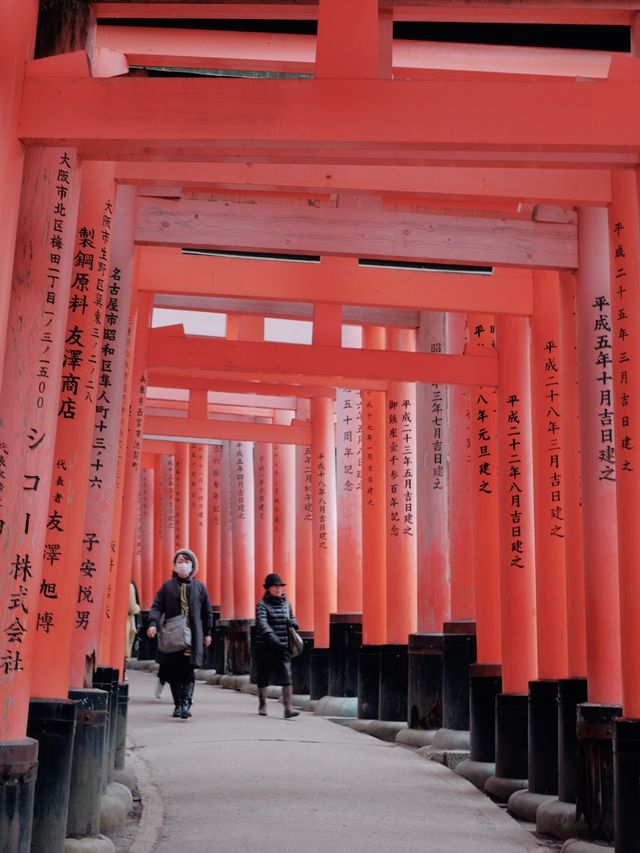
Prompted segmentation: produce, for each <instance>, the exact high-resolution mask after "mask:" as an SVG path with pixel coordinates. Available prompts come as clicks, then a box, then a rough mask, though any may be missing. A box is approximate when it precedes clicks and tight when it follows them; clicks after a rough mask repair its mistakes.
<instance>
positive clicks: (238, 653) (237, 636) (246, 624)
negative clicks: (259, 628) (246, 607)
mask: <svg viewBox="0 0 640 853" xmlns="http://www.w3.org/2000/svg"><path fill="white" fill-rule="evenodd" d="M252 624H253V620H252V619H230V620H229V632H228V636H227V643H228V648H229V651H228V654H227V662H228V666H229V669H228V671H229V672H230V673H232V674H233V675H248V674H249V672H250V670H251V644H250V635H249V632H250V628H251V626H252Z"/></svg>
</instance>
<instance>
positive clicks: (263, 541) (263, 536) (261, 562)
mask: <svg viewBox="0 0 640 853" xmlns="http://www.w3.org/2000/svg"><path fill="white" fill-rule="evenodd" d="M273 452H274V448H273V445H272V444H268V443H267V442H263V441H258V442H256V443H255V445H254V448H253V469H254V479H255V499H256V506H255V519H256V573H255V584H254V597H255V600H256V601H257V600H258V599H259V598H262V596H263V595H264V589H263V587H262V584H263V583H264V579H265V577H266V576H267V575H268V574H269V572H272V571H273V565H274V564H273V527H274V525H273V498H274V482H273Z"/></svg>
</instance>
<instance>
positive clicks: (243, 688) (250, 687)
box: [240, 682, 258, 696]
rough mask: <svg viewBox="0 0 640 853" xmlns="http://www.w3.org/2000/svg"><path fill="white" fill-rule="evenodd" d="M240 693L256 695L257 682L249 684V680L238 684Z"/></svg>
mask: <svg viewBox="0 0 640 853" xmlns="http://www.w3.org/2000/svg"><path fill="white" fill-rule="evenodd" d="M240 693H250V694H251V695H252V696H257V695H258V685H257V684H251V682H249V683H248V684H241V685H240Z"/></svg>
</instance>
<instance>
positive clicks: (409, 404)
mask: <svg viewBox="0 0 640 853" xmlns="http://www.w3.org/2000/svg"><path fill="white" fill-rule="evenodd" d="M38 5H39V4H38V3H37V2H36V0H25V2H23V3H21V4H20V6H19V8H18V9H17V10H13V12H12V14H13V20H12V27H11V28H9V27H5V28H3V33H6V35H3V39H5V40H6V41H7V44H6V45H4V44H3V50H2V51H1V52H0V56H2V59H1V60H0V62H2V72H3V79H6V80H7V81H8V83H9V86H8V87H7V89H6V93H7V94H6V96H5V99H4V100H3V103H2V109H3V119H4V125H3V127H4V129H3V136H2V147H1V148H0V175H1V176H2V185H3V187H4V188H5V201H4V204H5V209H4V212H5V219H4V221H5V230H4V232H3V234H2V235H1V236H0V250H1V251H0V257H2V259H3V260H2V261H1V262H0V264H1V265H0V336H1V337H0V341H1V344H0V345H1V347H2V352H3V359H2V362H1V363H2V388H1V392H0V393H1V395H2V405H1V407H0V411H1V412H2V414H1V415H0V472H1V474H2V477H1V479H0V487H1V488H0V553H1V554H2V559H3V561H4V571H3V574H2V578H3V580H2V581H1V582H0V602H1V605H2V610H1V611H0V612H1V613H2V620H1V629H0V630H1V637H2V640H1V644H0V700H1V703H2V704H1V707H2V713H1V715H0V762H1V763H2V765H3V767H8V766H11V767H15V766H16V765H18V766H22V768H23V770H24V772H23V773H22V775H21V777H20V784H21V786H22V787H21V788H20V790H21V791H23V792H24V797H23V799H22V800H20V802H19V803H18V804H17V806H16V809H15V811H14V812H12V813H11V814H7V815H5V816H4V817H5V818H6V819H5V820H3V821H2V822H1V825H2V828H0V833H2V832H12V831H16V832H17V834H18V835H19V836H20V840H19V841H17V842H16V845H17V846H16V847H15V849H19V850H27V849H29V845H30V837H31V834H32V826H33V839H34V845H35V846H34V849H42V850H45V849H46V850H47V851H51V850H54V849H56V850H57V849H62V847H61V846H60V845H62V844H63V839H64V834H65V829H66V830H67V831H68V832H69V833H70V834H76V835H78V834H79V835H82V834H86V835H95V833H96V832H97V826H96V822H95V815H92V816H90V817H89V818H88V819H87V817H86V815H82V814H78V811H77V809H78V806H77V798H74V788H73V785H74V782H73V779H74V778H76V777H75V776H74V777H72V782H71V783H70V782H69V768H70V762H71V752H70V750H71V744H72V737H71V734H70V732H71V730H72V726H71V724H72V721H73V719H74V715H75V714H76V711H75V705H74V704H73V703H72V702H70V701H69V698H68V695H67V693H68V691H69V688H71V693H70V694H69V695H70V696H71V698H72V699H74V700H78V701H79V702H80V703H81V706H82V707H84V708H89V710H91V711H92V712H96V719H98V717H99V716H100V714H101V713H103V711H104V704H103V703H104V699H103V698H101V697H102V696H103V694H95V693H94V692H93V691H91V690H90V689H88V688H90V687H91V685H92V684H93V683H95V684H99V685H102V684H107V683H112V682H113V681H114V679H115V687H117V681H118V677H119V675H121V674H122V672H121V668H122V660H123V658H124V625H125V620H126V612H127V602H128V592H129V581H130V579H131V577H132V576H133V577H134V578H135V579H136V580H137V582H138V586H139V588H140V590H141V593H142V598H143V605H145V606H148V604H149V602H150V598H151V596H152V594H153V591H154V589H155V588H156V587H157V586H158V584H159V583H160V582H161V580H162V579H163V578H164V577H166V575H167V573H168V571H169V565H170V555H171V553H172V551H173V548H174V546H176V545H183V544H185V540H186V539H188V541H189V544H191V545H192V546H194V545H195V546H196V547H197V550H198V551H199V553H200V556H201V558H202V562H203V564H204V566H205V568H204V570H203V576H204V577H205V578H206V581H207V584H208V587H209V590H210V592H211V594H212V600H213V601H214V604H215V605H216V606H217V607H218V608H219V611H220V617H221V618H220V620H219V623H218V629H217V641H218V642H217V646H218V652H217V657H216V666H217V667H218V669H220V668H223V667H224V666H225V665H227V666H229V667H230V668H231V671H233V672H245V671H246V670H247V669H248V668H249V666H250V659H249V652H250V649H249V623H250V619H249V618H248V617H249V616H250V612H251V603H252V601H253V597H254V595H255V594H256V593H257V592H259V588H260V580H261V578H260V575H261V574H262V573H264V572H265V571H268V570H270V569H271V568H274V569H275V570H279V571H283V572H285V569H286V571H287V572H288V573H289V576H288V577H287V580H288V583H289V585H290V588H291V589H292V590H294V595H293V598H294V604H295V607H296V611H297V614H298V618H299V621H300V624H301V627H302V629H303V632H304V635H305V639H306V644H307V647H308V648H310V649H311V651H310V652H308V653H305V655H304V656H303V662H302V663H300V662H299V663H298V664H297V675H296V677H297V678H298V679H299V687H300V690H299V692H309V693H310V696H311V698H312V699H315V700H320V699H321V698H323V697H324V696H325V695H329V696H330V697H333V698H334V699H336V700H337V699H342V700H344V701H347V700H348V699H352V700H354V702H355V700H356V694H357V705H358V716H359V717H360V718H361V719H362V720H371V719H376V720H380V721H382V722H386V723H394V722H398V721H407V722H408V723H409V725H410V728H409V731H408V734H407V735H402V736H401V738H404V740H405V742H408V743H427V742H431V740H432V739H433V737H434V732H435V730H440V729H442V730H452V731H454V732H455V733H456V734H455V736H454V737H453V741H451V740H449V741H447V740H446V735H445V734H443V732H439V734H438V741H437V742H439V743H440V744H441V745H444V746H447V745H448V746H454V745H459V744H460V743H462V744H466V740H465V735H463V734H461V733H462V732H466V731H469V736H468V737H469V746H470V756H471V760H470V761H469V762H468V763H466V764H465V766H463V767H462V768H460V772H463V773H465V775H468V776H469V777H470V778H473V780H474V781H475V783H476V784H478V785H480V786H481V787H485V786H486V790H487V791H489V792H490V793H491V794H492V795H493V796H495V797H498V798H504V799H506V797H507V796H509V795H512V794H513V796H512V798H511V800H510V808H512V810H513V811H515V812H516V813H518V810H519V809H520V810H522V813H526V814H528V815H530V814H531V808H532V806H531V803H532V802H533V803H535V804H536V805H537V800H536V799H535V797H536V796H537V795H539V794H556V793H557V794H558V795H559V799H558V801H552V802H550V803H547V804H545V805H544V806H543V807H540V809H538V812H537V821H538V826H539V828H540V829H541V830H543V831H546V830H552V831H553V830H555V831H557V830H558V827H559V826H561V825H565V826H566V823H567V817H569V818H570V817H571V816H572V815H573V816H574V817H575V815H576V806H575V805H574V803H576V800H577V813H578V817H579V816H580V814H584V815H585V817H586V819H587V822H588V825H589V829H590V831H591V833H592V835H593V836H594V837H595V838H599V839H605V840H606V839H610V838H612V837H613V835H614V830H615V843H616V849H617V850H619V851H629V850H635V849H636V846H635V845H636V844H637V841H636V837H637V830H636V820H637V819H636V814H637V806H638V803H639V802H640V790H639V785H638V779H639V778H640V772H639V766H638V765H639V763H640V749H638V748H637V744H638V743H639V742H640V740H639V738H638V733H637V732H638V720H639V719H640V696H639V690H640V688H639V686H638V685H639V684H640V677H639V676H640V673H639V671H638V662H637V654H636V650H637V636H636V632H637V631H638V630H639V629H638V627H637V626H638V625H640V613H639V612H638V608H640V603H639V602H640V596H638V594H637V593H638V590H637V587H638V584H639V583H640V574H639V572H640V568H639V564H638V560H637V559H636V551H637V547H638V545H637V542H638V534H637V532H636V531H637V524H635V514H636V504H637V494H636V493H637V489H638V485H637V483H638V464H637V459H636V458H635V455H636V442H637V436H636V435H635V434H634V431H635V428H636V426H637V422H638V417H640V415H639V414H638V413H637V412H636V404H637V399H636V391H635V390H634V389H635V388H636V385H637V383H636V382H635V381H634V364H635V362H636V361H637V358H638V357H640V355H639V354H638V353H636V346H635V344H634V340H635V338H634V335H635V325H636V323H637V321H638V305H637V304H636V303H637V298H638V297H637V294H638V288H639V286H640V282H639V280H638V240H639V238H640V233H639V226H638V187H637V165H638V154H639V151H640V124H639V122H640V119H639V118H638V115H637V110H634V109H633V108H632V107H633V105H634V104H636V103H637V99H638V95H639V94H640V76H639V72H638V67H637V62H638V60H637V59H636V58H635V56H634V54H633V50H632V52H631V53H630V54H628V55H621V54H607V53H606V52H601V53H594V52H592V51H575V50H571V51H569V50H561V49H554V50H552V49H535V48H511V47H508V48H504V47H502V48H500V47H496V48H486V47H482V48H481V47H480V46H478V45H467V46H460V45H456V46H455V47H451V46H445V45H425V43H418V42H415V43H414V42H402V41H400V40H398V39H394V32H393V25H394V23H398V22H403V21H414V22H420V21H426V22H433V21H438V20H446V21H461V22H463V21H470V22H476V23H477V22H493V23H495V22H503V23H511V24H515V23H542V24H544V23H553V24H572V25H577V24H592V25H610V24H617V25H620V26H624V27H628V28H629V29H630V32H631V35H632V39H631V44H632V46H633V44H634V39H635V36H636V27H637V22H636V14H637V8H636V7H635V6H634V5H633V4H632V3H629V4H620V3H613V2H611V3H608V2H603V3H601V4H598V8H597V9H594V8H592V7H591V4H588V3H584V5H581V4H580V3H576V4H572V6H571V8H570V9H569V8H564V7H562V8H557V9H556V8H553V7H550V6H548V5H547V4H546V3H542V2H540V3H537V2H534V0H532V2H531V3H529V4H526V5H525V4H523V5H521V6H513V7H509V9H505V8H504V7H503V6H502V5H496V6H495V7H493V6H492V5H491V4H485V3H478V4H477V5H476V4H474V3H470V4H464V5H458V4H457V3H455V2H452V3H445V4H443V5H442V6H438V7H434V6H430V5H428V4H426V3H425V4H423V5H422V4H419V3H416V4H413V3H412V4H401V3H395V2H389V3H387V4H385V6H384V8H383V9H379V8H378V3H376V2H373V0H357V2H356V0H340V2H338V0H320V2H317V3H316V2H301V3H287V4H283V5H279V4H265V3H261V2H257V0H256V2H248V3H242V4H234V3H226V2H225V3H222V2H220V3H215V2H213V3H134V2H130V3H126V2H114V3H95V4H88V5H87V4H83V9H82V14H80V13H79V14H78V15H77V17H76V18H75V19H74V21H73V25H70V24H68V23H64V22H60V21H57V22H56V21H51V20H49V21H48V20H47V19H46V15H43V16H42V17H41V21H40V30H39V32H40V37H39V43H38V54H37V55H38V58H37V59H33V58H32V57H33V55H34V53H33V42H34V37H35V32H36V20H37V17H38ZM121 17H122V18H126V19H130V20H131V21H132V22H137V23H138V24H139V23H140V22H144V21H145V20H146V21H148V23H149V26H146V27H140V26H113V25H112V23H111V22H112V21H113V20H114V19H117V18H121ZM165 17H166V18H169V17H171V18H173V19H174V20H180V19H183V20H191V21H193V20H202V21H204V20H208V21H210V22H211V21H215V20H220V19H228V20H233V21H236V22H238V28H237V31H223V30H215V28H214V29H210V30H205V29H197V28H189V29H182V30H181V29H178V28H176V29H175V30H170V29H167V28H162V29H161V28H155V27H154V26H153V20H154V19H156V18H165ZM254 18H256V19H265V20H293V21H317V36H311V35H303V34H299V33H297V34H295V33H286V34H285V33H280V34H277V35H274V34H273V33H272V34H270V35H269V37H268V39H266V40H265V39H264V38H263V36H261V35H260V34H258V33H255V32H243V29H246V27H244V26H243V23H242V22H243V19H254ZM52 33H53V35H52ZM25 62H26V64H25ZM139 65H143V66H147V67H149V66H159V67H164V68H172V69H180V68H182V69H192V70H193V69H197V70H199V71H203V70H209V71H211V70H212V69H213V70H214V71H216V72H220V71H221V70H224V71H226V72H228V73H229V74H231V75H233V74H234V73H237V72H244V71H246V70H247V69H249V70H251V71H254V72H258V73H261V74H264V75H267V76H265V77H263V78H262V79H246V78H242V76H241V77H239V78H235V79H229V78H225V77H216V78H215V79H211V77H206V78H203V77H189V76H185V77H178V78H173V79H166V78H160V77H153V76H151V77H146V76H145V77H143V76H140V75H139V73H137V72H136V71H135V70H133V68H134V66H139ZM291 74H293V75H296V78H295V79H288V78H287V76H286V75H291ZM274 75H275V79H274ZM282 75H285V76H284V77H283V76H282ZM300 75H303V76H302V78H300ZM304 75H312V78H313V79H305V76H304ZM21 178H22V184H20V179H21ZM183 249H191V250H197V251H200V252H202V251H204V252H213V253H217V255H216V256H211V255H207V256H201V255H194V254H185V253H184V252H183V251H182V250H183ZM230 255H233V256H230ZM256 255H257V256H260V257H256ZM239 256H241V257H239ZM265 256H266V257H265ZM282 256H295V257H296V259H297V260H298V262H297V263H292V262H291V260H285V258H284V257H282ZM302 256H304V258H303V257H302ZM267 258H268V259H267ZM11 259H13V262H12V263H11V262H10V260H11ZM424 265H431V266H432V267H433V266H434V265H440V266H441V267H447V266H454V267H456V268H458V269H457V271H456V269H453V270H452V269H449V270H447V271H442V270H441V271H437V270H434V269H431V270H429V271H426V270H424V269H420V266H424ZM407 267H409V268H407ZM460 267H462V268H463V269H462V270H461V269H459V268H460ZM154 306H155V307H156V308H161V307H164V308H172V309H184V310H188V311H191V312H194V311H198V312H212V313H219V314H223V315H225V316H226V328H225V331H224V332H223V333H222V334H221V335H220V336H219V337H218V338H215V337H211V336H204V335H193V334H185V332H184V329H183V328H182V327H181V326H172V327H169V328H154V329H151V328H150V320H151V316H152V310H153V307H154ZM270 318H275V319H277V320H282V319H294V320H307V321H310V322H311V323H312V328H313V334H312V339H311V341H310V342H309V343H307V344H305V345H302V344H300V343H292V342H290V341H276V340H274V341H268V340H265V337H266V335H265V323H266V320H267V319H270ZM343 326H357V327H361V334H360V332H358V335H356V338H355V340H354V341H350V342H349V343H350V345H349V346H345V345H344V344H343V337H342V335H343ZM416 332H417V334H416ZM354 343H355V344H357V345H356V346H354ZM414 350H415V351H414ZM151 437H152V438H151ZM252 443H254V447H253V448H252ZM207 445H208V446H207ZM293 513H295V525H294V523H293V515H292V514H293ZM136 519H137V521H138V527H136ZM136 542H137V543H138V546H136ZM471 542H473V548H471V547H469V545H470V543H471ZM465 544H466V545H467V547H466V548H465V547H464V546H465ZM151 554H153V557H151ZM223 648H226V649H227V655H226V664H225V655H224V654H220V650H221V649H223ZM96 664H98V665H100V668H99V670H98V671H97V673H96V672H95V667H96ZM96 675H97V677H96ZM303 687H304V690H303V689H302V688H303ZM112 693H113V690H112ZM469 693H470V700H469ZM114 695H115V694H114ZM92 703H95V704H92ZM101 703H102V704H101ZM576 706H577V708H578V727H577V730H576V726H575V719H576ZM558 708H559V710H558ZM52 718H53V719H56V720H64V721H65V724H66V725H67V726H68V727H69V730H70V732H69V737H68V741H67V745H68V748H69V757H68V761H67V762H66V764H65V767H64V768H62V769H60V768H58V770H56V771H55V772H54V770H53V769H52V768H50V767H48V765H47V763H46V755H47V750H46V740H45V732H46V724H47V721H49V720H50V719H52ZM494 721H495V726H494ZM612 727H613V730H614V736H613V740H612V738H611V735H610V730H611V728H612ZM85 728H86V727H85ZM83 732H84V729H82V732H79V734H78V735H77V736H76V752H78V751H79V754H80V756H81V757H80V758H77V757H76V758H74V761H75V762H76V766H77V762H78V761H81V760H82V761H86V760H87V757H86V754H84V756H83V753H82V733H83ZM558 732H559V740H558V743H557V744H556V741H555V738H556V735H557V733H558ZM111 733H112V734H111V737H112V740H111V741H110V742H111V743H112V744H113V743H115V723H114V724H113V725H112V726H111ZM27 734H28V735H29V736H28V737H27ZM32 736H33V738H36V739H37V740H40V743H41V761H40V768H39V771H38V773H39V776H38V779H39V782H38V785H39V786H40V787H37V788H36V798H35V811H34V819H33V824H32V822H31V815H30V809H31V805H32V804H31V799H30V791H31V787H32V786H33V779H32V777H33V772H32V771H33V767H34V762H35V755H36V741H34V740H32ZM460 738H461V740H460ZM612 744H613V747H614V748H615V774H614V776H615V797H614V796H613V793H612V791H613V779H612V778H610V776H611V774H610V773H609V771H608V768H609V766H610V762H609V757H610V755H611V751H612ZM577 755H579V761H578V762H577V763H578V769H577V768H576V756H577ZM106 761H107V764H108V763H109V758H107V760H106ZM63 763H64V762H63ZM486 763H492V764H493V763H494V764H495V766H494V767H493V768H492V770H491V773H490V774H489V773H487V774H484V773H483V767H484V765H485V764H486ZM74 772H75V771H74ZM65 774H66V775H65ZM487 775H489V776H490V778H487ZM54 777H55V778H54ZM101 777H102V773H101V772H96V773H94V781H95V782H96V785H95V791H94V792H93V794H94V800H95V801H97V800H98V799H99V796H100V788H101V785H100V782H101ZM522 779H528V793H527V792H525V793H524V794H517V793H514V792H516V791H517V789H518V788H520V786H521V783H520V781H519V780H522ZM45 785H46V786H48V788H49V790H51V789H54V790H55V791H56V797H57V801H56V807H55V809H48V808H44V806H43V803H44V795H43V793H42V791H43V786H45ZM529 795H534V796H533V799H532V798H531V797H530V796H529ZM614 804H615V820H614V814H613V811H614ZM67 807H68V809H69V819H68V822H67V821H66V820H65V819H64V816H65V815H66V812H67ZM52 812H55V819H53V818H52ZM18 826H19V827H20V829H19V830H15V827H18ZM5 827H6V829H5ZM42 839H46V840H45V841H43V840H42ZM52 839H55V840H52ZM3 843H4V839H3ZM43 844H44V845H45V846H42V845H43ZM38 845H41V846H39V847H38Z"/></svg>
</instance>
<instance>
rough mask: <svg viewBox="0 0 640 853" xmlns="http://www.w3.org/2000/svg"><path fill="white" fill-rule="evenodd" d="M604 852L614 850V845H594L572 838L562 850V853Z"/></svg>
mask: <svg viewBox="0 0 640 853" xmlns="http://www.w3.org/2000/svg"><path fill="white" fill-rule="evenodd" d="M603 850H613V845H612V844H604V843H602V844H593V843H591V842H590V841H583V840H582V839H581V838H570V839H569V840H568V841H565V843H564V844H563V845H562V847H561V848H560V853H602V851H603Z"/></svg>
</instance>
